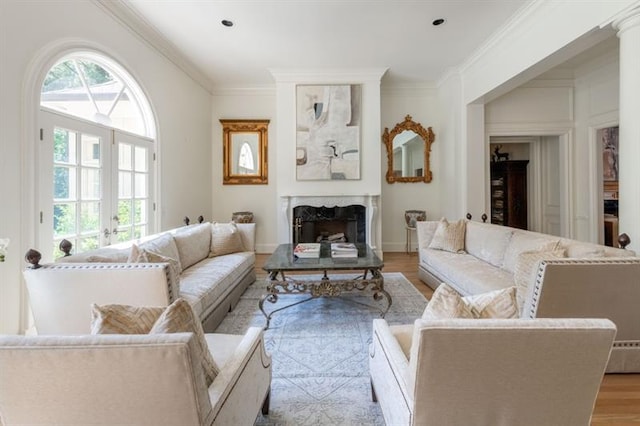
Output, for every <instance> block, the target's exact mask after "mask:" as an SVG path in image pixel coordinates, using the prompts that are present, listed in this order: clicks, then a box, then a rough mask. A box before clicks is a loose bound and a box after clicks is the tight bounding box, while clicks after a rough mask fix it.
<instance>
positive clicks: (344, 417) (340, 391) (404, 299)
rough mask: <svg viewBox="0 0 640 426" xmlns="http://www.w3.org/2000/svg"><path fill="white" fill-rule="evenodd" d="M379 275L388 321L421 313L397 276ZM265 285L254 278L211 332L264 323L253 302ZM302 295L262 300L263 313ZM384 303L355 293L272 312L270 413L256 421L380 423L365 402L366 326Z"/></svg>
mask: <svg viewBox="0 0 640 426" xmlns="http://www.w3.org/2000/svg"><path fill="white" fill-rule="evenodd" d="M383 275H384V278H385V290H386V291H387V292H389V294H390V295H391V297H392V299H393V304H392V305H391V308H390V310H389V312H388V313H387V315H386V316H385V318H386V320H387V321H388V322H389V323H390V324H407V323H412V322H413V321H414V320H415V319H416V318H417V317H419V316H420V315H421V314H422V311H423V310H424V307H425V306H426V303H427V301H426V299H425V298H424V297H423V296H422V295H421V294H420V292H418V290H416V289H415V287H414V286H413V285H412V284H411V283H410V282H409V281H407V279H406V278H405V277H404V275H402V274H401V273H385V274H383ZM336 277H337V276H336ZM340 277H345V275H340ZM298 278H300V277H298ZM265 288H266V284H265V281H264V278H262V279H258V280H257V281H256V282H255V283H253V284H252V285H251V286H250V287H249V288H248V289H247V291H246V292H245V293H244V295H243V296H242V299H241V301H240V303H239V304H238V306H237V307H236V309H234V310H233V312H230V313H229V314H228V315H227V317H226V318H225V319H224V321H223V322H222V324H220V326H219V327H218V329H217V330H216V331H217V332H219V333H232V334H242V333H244V331H245V330H246V329H247V327H249V326H259V327H263V326H264V324H265V318H264V315H262V313H261V312H260V310H259V309H258V301H259V300H260V297H261V296H262V295H263V294H264V293H265ZM306 297H307V296H299V295H284V296H281V297H280V299H279V300H278V302H277V303H275V304H272V303H269V302H265V304H264V306H265V310H266V311H267V312H271V311H273V310H274V309H278V308H280V307H282V306H286V305H289V304H291V303H293V302H296V301H299V300H302V299H305V298H306ZM363 304H364V305H363ZM365 305H370V306H365ZM384 307H386V300H385V299H384V298H383V299H382V301H381V302H380V303H378V302H376V301H374V300H373V297H372V296H371V293H370V292H368V291H364V292H360V291H355V292H351V293H346V294H343V295H342V296H341V297H338V298H319V299H313V300H311V301H309V302H305V303H302V304H299V305H296V306H294V307H291V308H288V309H285V310H282V311H280V312H277V313H275V314H274V315H273V317H272V318H271V324H270V327H269V329H268V330H267V331H266V332H265V345H266V348H267V351H269V353H270V354H271V356H272V357H273V370H272V373H273V380H272V383H271V406H270V410H269V415H268V416H264V417H263V416H259V417H258V419H257V420H256V424H257V425H260V426H266V425H269V426H271V425H273V426H275V425H278V426H289V425H291V426H292V425H296V426H301V425H384V420H383V418H382V413H381V412H380V407H379V406H378V404H375V403H373V402H372V401H371V387H370V381H369V359H368V348H369V343H370V342H371V323H372V320H373V319H374V318H379V317H380V309H381V308H384Z"/></svg>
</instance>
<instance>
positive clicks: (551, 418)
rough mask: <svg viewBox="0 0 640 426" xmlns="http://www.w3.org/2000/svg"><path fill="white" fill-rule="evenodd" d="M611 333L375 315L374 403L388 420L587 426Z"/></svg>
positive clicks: (566, 325) (597, 324) (441, 425)
mask: <svg viewBox="0 0 640 426" xmlns="http://www.w3.org/2000/svg"><path fill="white" fill-rule="evenodd" d="M614 335H615V326H614V324H613V323H612V322H611V321H609V320H605V319H535V320H523V319H502V320H491V319H485V320H473V319H447V320H428V321H427V320H422V319H418V320H416V321H415V323H414V324H407V325H396V326H389V325H388V324H387V322H386V321H385V320H383V319H375V320H373V340H372V343H371V346H370V350H369V355H370V357H369V371H370V374H371V386H372V391H373V395H372V396H373V400H374V401H376V399H377V401H378V402H379V403H380V408H381V409H382V414H383V416H384V419H385V422H386V424H387V425H438V426H449V425H450V426H457V425H492V426H493V425H518V426H559V425H562V426H584V425H588V424H589V419H590V417H591V413H592V411H593V406H594V403H595V400H596V395H597V393H598V389H599V387H600V382H601V381H602V376H603V374H604V369H605V366H606V364H607V358H608V356H609V352H610V351H611V342H612V341H613V338H614ZM505 349H508V350H505Z"/></svg>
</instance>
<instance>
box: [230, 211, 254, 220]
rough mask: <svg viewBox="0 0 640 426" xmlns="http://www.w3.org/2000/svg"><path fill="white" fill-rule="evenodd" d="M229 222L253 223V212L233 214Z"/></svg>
mask: <svg viewBox="0 0 640 426" xmlns="http://www.w3.org/2000/svg"><path fill="white" fill-rule="evenodd" d="M231 221H232V222H235V223H253V212H233V213H232V214H231Z"/></svg>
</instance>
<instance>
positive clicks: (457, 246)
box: [429, 217, 466, 253]
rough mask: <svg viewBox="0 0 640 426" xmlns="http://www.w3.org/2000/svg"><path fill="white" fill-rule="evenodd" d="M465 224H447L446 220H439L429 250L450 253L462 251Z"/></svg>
mask: <svg viewBox="0 0 640 426" xmlns="http://www.w3.org/2000/svg"><path fill="white" fill-rule="evenodd" d="M465 226H466V223H465V221H464V220H462V219H461V220H459V221H457V222H452V223H449V221H447V219H446V218H444V217H443V218H442V219H440V222H439V223H438V227H437V228H436V232H435V233H434V234H433V239H432V240H431V243H429V248H430V249H434V250H445V251H450V252H452V253H460V252H463V251H464V234H465Z"/></svg>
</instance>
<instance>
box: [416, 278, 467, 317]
mask: <svg viewBox="0 0 640 426" xmlns="http://www.w3.org/2000/svg"><path fill="white" fill-rule="evenodd" d="M449 318H474V315H473V312H472V311H471V307H470V306H469V305H468V304H467V303H465V301H464V300H463V299H462V297H461V296H460V294H459V293H458V292H457V291H455V290H454V289H453V288H452V287H451V286H449V285H448V284H445V283H442V284H440V285H439V286H438V288H436V291H434V292H433V296H431V300H429V303H428V304H427V307H426V308H425V309H424V312H423V313H422V319H423V320H433V319H449Z"/></svg>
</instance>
